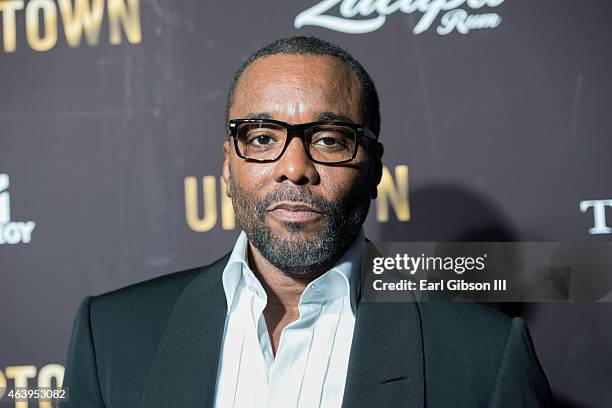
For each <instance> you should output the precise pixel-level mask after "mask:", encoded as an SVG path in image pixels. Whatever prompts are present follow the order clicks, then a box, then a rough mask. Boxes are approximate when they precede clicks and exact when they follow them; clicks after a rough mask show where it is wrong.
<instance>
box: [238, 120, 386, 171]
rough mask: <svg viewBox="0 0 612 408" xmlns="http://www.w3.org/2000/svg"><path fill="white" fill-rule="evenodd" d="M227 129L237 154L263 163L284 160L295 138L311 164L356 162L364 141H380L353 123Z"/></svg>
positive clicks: (267, 123) (248, 123)
mask: <svg viewBox="0 0 612 408" xmlns="http://www.w3.org/2000/svg"><path fill="white" fill-rule="evenodd" d="M227 128H228V131H229V135H230V136H232V138H233V139H234V148H235V149H236V154H237V155H238V156H239V157H241V158H243V159H247V160H252V161H256V162H260V163H270V162H274V161H276V160H278V159H280V157H281V156H282V155H283V153H284V152H285V150H287V146H289V143H291V139H292V138H293V137H299V138H300V139H301V140H302V144H303V145H304V149H305V150H306V154H307V155H308V157H309V158H310V160H312V161H313V162H314V163H320V164H340V163H346V162H349V161H351V160H354V159H355V156H357V147H358V146H359V139H360V138H361V137H363V136H366V137H368V138H370V139H372V140H377V139H378V138H377V137H376V136H375V135H374V133H373V132H372V131H371V130H370V129H368V128H367V127H365V126H364V125H359V124H356V123H350V122H310V123H301V124H299V125H293V124H290V123H286V122H281V121H280V120H272V119H232V120H230V121H229V122H228V124H227Z"/></svg>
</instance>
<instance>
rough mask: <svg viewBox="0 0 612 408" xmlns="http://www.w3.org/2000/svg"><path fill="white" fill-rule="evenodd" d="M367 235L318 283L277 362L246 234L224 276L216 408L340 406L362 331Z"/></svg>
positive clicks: (303, 300) (287, 331) (285, 334)
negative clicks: (359, 315)
mask: <svg viewBox="0 0 612 408" xmlns="http://www.w3.org/2000/svg"><path fill="white" fill-rule="evenodd" d="M363 243H364V237H363V230H362V231H360V233H359V235H358V237H357V239H355V242H354V243H353V244H352V245H351V246H350V247H349V249H348V250H347V251H346V252H345V253H344V255H343V256H342V258H341V259H340V260H339V261H338V263H337V264H336V265H335V266H334V267H333V268H331V269H330V270H328V271H327V272H325V273H324V274H323V275H321V276H319V277H318V278H317V279H315V280H314V281H312V282H310V283H309V284H308V286H306V289H305V290H304V292H303V293H302V296H301V297H300V301H299V304H298V307H299V311H300V316H299V318H298V319H297V320H296V321H294V322H292V323H290V324H288V325H287V326H286V327H285V328H284V329H283V331H282V332H281V337H280V343H279V345H278V349H277V352H276V357H275V356H274V354H273V353H272V345H271V342H270V336H269V334H268V329H267V327H266V321H265V318H264V316H263V310H264V308H265V307H266V302H267V298H268V297H267V295H266V292H265V290H264V288H263V286H262V285H261V283H260V282H259V280H258V279H257V277H256V276H255V274H254V273H253V272H252V271H251V269H250V267H249V265H248V256H247V248H248V241H247V237H246V234H245V233H244V232H242V233H241V234H240V236H239V237H238V240H237V241H236V245H235V246H234V250H233V251H232V254H231V257H230V259H229V262H228V263H227V266H226V267H225V269H224V271H223V289H224V290H225V296H226V299H227V310H228V313H227V317H226V321H225V333H224V335H223V346H222V351H221V359H220V363H219V370H218V374H217V389H216V396H215V407H216V408H234V407H236V408H292V407H300V408H311V407H312V408H314V407H324V408H332V407H333V408H337V407H340V406H341V405H342V397H343V395H344V385H345V381H346V373H347V368H348V360H349V353H350V350H351V342H352V339H353V329H354V327H355V311H356V307H357V296H358V291H359V267H360V261H361V251H362V247H363Z"/></svg>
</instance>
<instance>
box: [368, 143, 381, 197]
mask: <svg viewBox="0 0 612 408" xmlns="http://www.w3.org/2000/svg"><path fill="white" fill-rule="evenodd" d="M374 143H375V144H374V145H373V146H372V168H371V171H372V174H371V180H372V185H371V189H370V197H371V198H372V200H375V199H376V197H378V184H379V183H380V180H381V179H382V169H383V164H382V155H383V152H384V150H385V149H384V147H383V145H382V143H380V142H378V141H377V142H374Z"/></svg>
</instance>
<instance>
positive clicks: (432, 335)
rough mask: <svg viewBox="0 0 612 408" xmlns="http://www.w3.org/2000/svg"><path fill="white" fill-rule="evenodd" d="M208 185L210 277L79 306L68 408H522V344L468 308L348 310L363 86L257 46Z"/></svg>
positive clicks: (357, 75) (353, 73)
mask: <svg viewBox="0 0 612 408" xmlns="http://www.w3.org/2000/svg"><path fill="white" fill-rule="evenodd" d="M226 116H227V118H226V119H227V120H228V121H227V126H228V138H227V140H226V141H225V143H224V145H223V149H224V154H225V161H224V163H223V178H224V179H225V181H226V184H227V186H228V189H227V194H228V195H229V196H231V199H232V202H233V205H234V208H235V211H236V216H237V219H238V221H239V223H240V226H241V227H242V229H243V232H242V233H241V235H240V237H239V238H238V240H237V242H236V244H235V246H234V249H233V251H232V252H231V253H230V254H228V255H226V256H225V257H223V258H222V259H220V260H218V261H216V262H215V263H213V264H212V265H209V266H207V267H202V268H196V269H193V270H189V271H184V272H180V273H175V274H171V275H167V276H164V277H161V278H157V279H153V280H150V281H147V282H143V283H140V284H137V285H133V286H130V287H128V288H124V289H120V290H118V291H115V292H111V293H108V294H104V295H100V296H96V297H89V298H87V299H86V300H85V301H84V302H83V304H82V305H81V308H80V310H79V312H78V315H77V318H76V322H75V327H74V333H73V336H72V340H71V346H70V355H69V358H68V363H67V367H66V376H65V386H66V387H68V389H69V390H68V391H69V396H70V400H71V406H74V407H103V406H104V407H138V406H141V407H147V408H151V407H223V408H225V407H240V408H242V407H283V408H285V407H339V406H344V407H424V406H427V407H481V406H482V407H484V406H487V407H506V406H508V407H536V406H548V405H549V403H550V389H549V387H548V383H547V381H546V378H545V377H544V374H543V372H542V370H541V368H540V366H539V363H538V361H537V358H536V356H535V353H534V350H533V346H532V343H531V340H530V338H529V335H528V332H527V329H526V327H525V325H524V323H523V322H522V321H521V320H520V319H510V318H508V317H506V316H505V315H501V314H499V313H497V312H494V311H492V310H489V309H487V308H484V307H481V306H477V305H468V304H443V303H430V304H427V303H423V304H417V303H410V302H405V303H377V302H360V296H359V293H360V287H359V285H360V279H359V273H360V272H359V264H360V256H361V252H362V250H363V243H364V237H363V232H362V228H361V226H362V224H363V222H364V220H365V218H366V215H367V212H368V208H369V204H370V200H371V199H373V198H375V197H376V187H377V185H378V182H379V181H380V177H381V168H382V163H381V156H382V145H381V144H380V143H379V142H378V140H377V139H378V133H379V129H380V118H379V113H378V97H377V94H376V90H375V88H374V85H373V83H372V81H371V79H370V77H369V76H368V74H367V73H366V72H365V70H364V69H363V68H362V66H361V65H360V64H359V63H358V62H357V61H356V60H355V59H354V58H353V57H351V56H350V55H349V54H348V53H346V52H345V51H343V50H342V49H340V48H338V47H336V46H333V45H331V44H329V43H327V42H324V41H321V40H319V39H316V38H312V37H292V38H287V39H282V40H278V41H275V42H273V43H271V44H269V45H267V46H266V47H264V48H262V49H261V50H259V51H257V52H256V53H255V54H253V55H252V56H251V57H250V58H249V59H248V60H247V61H246V62H245V63H244V64H243V66H242V67H241V68H240V70H239V71H238V73H237V74H236V76H235V79H234V83H233V84H232V87H231V89H230V93H229V97H228V102H227V110H226Z"/></svg>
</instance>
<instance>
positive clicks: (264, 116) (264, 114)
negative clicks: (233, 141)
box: [245, 112, 273, 119]
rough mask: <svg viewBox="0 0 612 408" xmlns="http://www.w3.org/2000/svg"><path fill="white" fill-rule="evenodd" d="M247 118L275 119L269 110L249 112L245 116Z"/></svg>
mask: <svg viewBox="0 0 612 408" xmlns="http://www.w3.org/2000/svg"><path fill="white" fill-rule="evenodd" d="M245 118H246V119H273V118H272V115H270V114H269V113H268V112H256V113H249V114H247V115H246V116H245Z"/></svg>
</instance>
